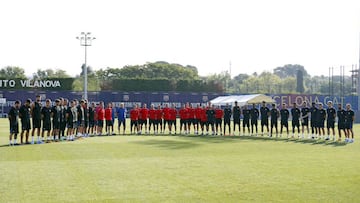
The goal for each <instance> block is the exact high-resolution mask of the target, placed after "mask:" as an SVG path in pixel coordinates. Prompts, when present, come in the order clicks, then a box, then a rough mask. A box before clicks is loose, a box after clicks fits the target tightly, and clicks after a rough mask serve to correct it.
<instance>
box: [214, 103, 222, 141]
mask: <svg viewBox="0 0 360 203" xmlns="http://www.w3.org/2000/svg"><path fill="white" fill-rule="evenodd" d="M223 117H224V111H223V110H222V109H221V108H220V106H217V107H216V109H215V134H216V135H218V134H219V135H222V127H221V123H222V119H223ZM219 128H220V131H219Z"/></svg>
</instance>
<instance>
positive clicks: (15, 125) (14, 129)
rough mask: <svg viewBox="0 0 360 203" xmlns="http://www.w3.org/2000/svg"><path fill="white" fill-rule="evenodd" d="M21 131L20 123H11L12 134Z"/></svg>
mask: <svg viewBox="0 0 360 203" xmlns="http://www.w3.org/2000/svg"><path fill="white" fill-rule="evenodd" d="M18 133H19V123H10V134H18Z"/></svg>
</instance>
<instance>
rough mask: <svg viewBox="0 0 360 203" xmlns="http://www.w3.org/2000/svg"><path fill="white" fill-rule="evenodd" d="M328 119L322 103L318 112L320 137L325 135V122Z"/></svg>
mask: <svg viewBox="0 0 360 203" xmlns="http://www.w3.org/2000/svg"><path fill="white" fill-rule="evenodd" d="M325 119H326V111H325V109H323V105H322V103H320V104H319V110H318V113H317V119H316V121H317V127H318V132H319V138H320V139H322V136H323V135H324V136H325V129H324V122H325Z"/></svg>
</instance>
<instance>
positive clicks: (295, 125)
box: [291, 120, 300, 128]
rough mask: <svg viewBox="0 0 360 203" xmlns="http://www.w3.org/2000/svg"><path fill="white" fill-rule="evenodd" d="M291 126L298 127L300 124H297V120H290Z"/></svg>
mask: <svg viewBox="0 0 360 203" xmlns="http://www.w3.org/2000/svg"><path fill="white" fill-rule="evenodd" d="M291 125H292V126H293V127H298V128H299V127H300V122H299V120H292V122H291Z"/></svg>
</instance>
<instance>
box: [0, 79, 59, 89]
mask: <svg viewBox="0 0 360 203" xmlns="http://www.w3.org/2000/svg"><path fill="white" fill-rule="evenodd" d="M20 85H21V87H23V88H27V87H30V88H34V87H40V88H52V87H61V84H60V81H58V80H34V81H32V80H20ZM0 87H17V84H16V81H15V80H0Z"/></svg>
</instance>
